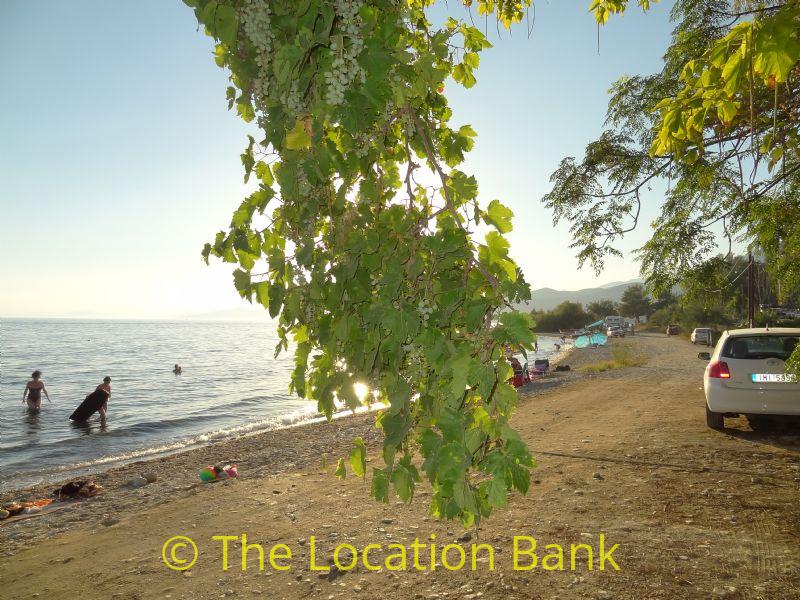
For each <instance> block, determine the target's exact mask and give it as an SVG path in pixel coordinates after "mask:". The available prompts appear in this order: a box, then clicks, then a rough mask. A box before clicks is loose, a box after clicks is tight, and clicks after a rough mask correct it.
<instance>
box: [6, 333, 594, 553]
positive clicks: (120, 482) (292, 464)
mask: <svg viewBox="0 0 800 600" xmlns="http://www.w3.org/2000/svg"><path fill="white" fill-rule="evenodd" d="M574 352H575V348H574V347H573V346H570V347H568V348H562V349H561V351H560V352H559V353H558V354H557V355H555V356H554V357H553V358H551V359H550V364H551V369H552V367H554V366H555V365H557V364H560V363H563V362H564V361H565V360H567V359H568V358H570V357H571V356H572V355H573V353H574ZM584 378H585V377H584V376H582V375H578V374H577V373H576V372H575V371H571V372H564V373H555V372H552V371H551V373H550V374H549V375H548V376H546V377H543V378H541V379H537V380H535V381H533V382H531V383H529V384H527V385H526V386H524V387H521V388H519V390H518V392H519V397H520V403H519V407H518V408H522V407H523V406H525V405H526V404H527V403H528V402H530V400H531V398H533V397H535V396H538V395H540V394H544V393H548V392H549V391H550V390H552V389H553V388H555V387H559V386H561V385H563V384H565V383H568V382H570V381H576V380H579V379H584ZM377 410H379V409H377ZM377 410H371V411H363V412H358V413H356V414H352V413H348V412H344V413H339V414H340V415H341V416H339V417H334V418H333V419H332V420H331V421H330V422H327V421H325V420H324V417H323V418H321V419H315V420H310V421H305V422H301V423H296V424H291V425H288V426H285V427H279V428H275V429H268V430H265V431H257V432H251V433H247V434H243V435H240V436H236V437H233V438H227V439H221V440H214V441H211V442H209V443H207V444H204V445H201V446H198V447H193V448H188V449H182V450H178V451H176V452H172V453H168V454H164V455H159V456H152V457H147V458H145V459H144V460H133V461H131V462H127V463H125V464H120V465H113V466H110V467H108V468H105V469H103V468H100V469H91V468H87V469H86V470H85V472H84V474H82V475H80V476H77V477H71V478H54V479H53V480H52V481H46V482H42V483H37V484H34V485H25V486H21V487H18V488H9V489H6V490H3V491H0V503H3V502H9V501H29V500H33V499H38V498H49V497H51V496H52V493H53V491H54V490H55V489H57V488H58V487H60V486H61V485H62V484H64V483H66V482H68V481H71V480H76V479H91V480H93V481H95V482H96V483H97V484H98V485H100V486H102V488H103V491H102V492H101V493H100V494H99V495H98V496H95V497H93V498H90V499H86V500H82V501H80V502H77V503H70V504H66V505H64V506H65V507H68V510H66V511H62V510H52V511H50V512H46V513H45V514H42V515H36V516H35V517H32V518H30V519H26V520H24V521H22V520H18V521H13V522H8V523H3V522H2V521H0V539H3V538H4V537H8V538H9V540H8V543H5V544H3V549H2V554H0V555H6V556H9V555H11V554H13V552H14V551H15V549H14V548H15V546H16V545H17V544H16V543H15V542H17V540H18V541H19V542H21V543H26V542H28V543H29V542H30V541H31V540H35V539H38V538H40V537H41V536H42V535H43V534H45V535H49V534H50V533H53V532H54V531H59V524H58V522H59V520H61V519H60V517H61V516H63V515H64V513H65V512H68V513H74V519H73V520H75V521H78V522H80V521H87V520H88V521H91V520H93V519H92V517H91V515H92V514H93V513H96V512H97V511H98V510H101V511H103V512H102V513H101V514H102V518H103V520H109V519H110V520H113V519H114V518H116V517H115V516H114V515H117V514H123V513H129V512H130V511H137V512H138V511H143V510H147V509H149V508H150V507H152V506H155V505H158V504H161V503H163V502H168V501H171V500H174V499H176V498H180V497H185V496H190V495H194V494H196V493H198V492H200V491H201V490H203V489H206V488H209V487H217V486H227V485H233V484H236V483H237V481H236V480H230V481H224V482H215V483H203V482H201V481H200V479H199V472H200V470H201V469H203V468H204V467H207V466H210V465H215V464H220V463H223V464H226V463H229V464H237V465H238V470H239V475H240V477H239V479H240V480H249V479H258V478H262V477H265V476H269V475H277V474H285V473H292V472H296V471H298V470H312V471H317V472H321V471H322V470H323V462H324V461H325V458H327V461H326V462H327V467H328V469H330V468H331V467H332V465H333V466H335V463H336V460H337V459H338V458H339V457H340V456H345V457H346V456H347V453H348V452H349V451H350V448H351V446H352V440H353V439H354V438H355V437H358V436H361V437H363V438H364V441H365V443H366V445H367V448H368V450H369V451H374V450H377V449H379V447H380V443H381V440H382V434H381V432H380V431H379V430H378V429H377V428H376V427H375V417H376V413H377ZM147 475H150V476H152V475H155V477H156V478H157V479H156V481H155V482H153V483H150V484H148V485H146V486H143V487H139V488H134V487H131V486H130V485H128V482H129V481H130V480H131V479H133V478H134V477H136V476H147ZM56 506H59V505H56ZM94 519H96V516H95V517H94ZM20 525H21V526H20ZM9 534H10V535H9Z"/></svg>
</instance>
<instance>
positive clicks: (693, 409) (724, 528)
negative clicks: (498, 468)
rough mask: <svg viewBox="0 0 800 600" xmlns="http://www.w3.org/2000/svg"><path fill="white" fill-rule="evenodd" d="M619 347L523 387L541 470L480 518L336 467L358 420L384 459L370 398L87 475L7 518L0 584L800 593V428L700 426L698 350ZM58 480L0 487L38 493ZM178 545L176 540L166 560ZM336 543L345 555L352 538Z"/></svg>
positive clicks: (374, 593)
mask: <svg viewBox="0 0 800 600" xmlns="http://www.w3.org/2000/svg"><path fill="white" fill-rule="evenodd" d="M613 344H625V345H628V346H630V347H631V349H632V351H634V352H635V353H637V354H638V355H640V356H643V357H646V359H647V360H646V362H645V364H643V365H641V366H636V367H629V368H625V369H617V370H611V371H605V372H602V373H596V374H595V373H592V374H590V373H588V372H586V371H581V370H575V367H579V366H581V365H586V364H590V363H593V362H597V361H600V360H605V359H607V358H609V357H610V356H611V349H610V348H604V349H597V350H591V349H587V350H582V351H574V352H573V353H572V354H570V355H568V356H567V357H566V358H565V359H564V361H565V362H566V363H568V364H570V365H571V366H572V367H573V369H574V370H573V371H570V372H569V373H565V374H554V375H553V377H551V378H548V379H545V380H543V381H541V382H538V383H536V384H534V385H532V386H529V388H528V389H526V390H525V391H524V392H523V396H522V400H521V403H520V406H519V409H518V411H517V414H516V415H515V418H514V425H515V427H516V428H517V430H518V431H519V432H520V434H521V435H522V436H523V438H524V439H525V441H526V442H527V443H528V445H529V447H530V448H531V451H532V454H533V455H534V457H535V458H536V460H537V463H538V466H537V468H536V469H535V470H534V472H533V474H532V478H533V483H532V485H531V489H530V491H529V492H528V494H527V495H526V496H522V495H519V494H515V495H513V496H511V497H510V498H509V502H508V506H507V508H506V509H504V510H499V511H497V512H496V513H495V514H494V515H493V516H492V517H491V518H490V519H489V520H488V521H487V522H485V523H482V524H481V526H480V529H479V530H475V529H474V528H473V529H471V530H465V529H464V528H463V527H462V526H461V524H460V523H458V522H449V523H448V522H439V521H436V520H434V519H432V518H431V517H429V516H427V512H426V509H427V500H428V495H429V493H428V489H427V488H426V486H422V487H421V489H420V492H419V493H418V495H417V497H416V498H415V499H414V501H413V503H412V504H411V505H410V506H406V505H403V504H402V503H400V502H399V501H396V500H395V499H391V500H390V503H389V504H388V505H383V504H379V503H376V502H374V501H373V500H371V499H370V498H369V494H368V489H367V487H366V484H365V481H364V480H362V479H359V478H355V477H352V476H348V477H347V478H346V479H345V480H343V481H340V480H339V479H336V478H335V477H333V475H332V471H333V466H334V464H335V461H336V459H338V457H340V456H344V455H345V454H346V452H348V451H349V448H350V444H351V440H352V438H353V437H354V436H357V435H360V436H362V437H364V438H365V440H366V441H367V444H368V447H369V449H370V456H371V460H372V461H375V464H379V463H378V461H380V458H379V455H378V453H377V449H378V448H379V443H380V435H379V432H377V431H376V430H375V429H374V426H373V421H374V415H370V414H366V415H357V416H354V417H348V418H344V419H338V420H336V421H334V422H333V423H330V424H311V425H304V426H299V427H295V428H291V429H283V430H276V431H270V432H266V433H262V434H258V435H254V436H249V437H243V438H239V439H234V440H229V441H226V442H221V443H217V444H214V445H211V446H208V447H205V448H201V449H197V450H192V451H189V452H184V453H182V454H177V455H174V456H169V457H165V458H161V459H158V460H153V461H148V462H143V463H135V464H131V465H127V466H125V467H122V468H119V469H114V470H111V471H108V472H105V473H99V474H97V476H96V477H95V480H96V481H97V483H99V484H100V485H102V486H104V490H103V493H102V494H101V495H99V496H97V497H95V498H92V499H88V500H84V501H81V502H79V503H74V504H69V505H66V506H64V507H63V508H61V509H59V510H56V511H54V512H52V513H49V514H46V515H43V516H39V517H36V518H32V519H29V520H24V521H18V522H14V523H6V524H3V525H0V553H1V554H0V581H2V589H1V590H0V597H3V598H6V597H7V598H36V597H42V598H43V597H81V598H194V599H199V598H220V597H241V598H250V597H254V596H255V597H258V596H261V595H263V596H264V597H270V598H352V597H362V598H379V597H384V596H385V595H386V594H387V593H390V594H392V595H393V597H395V598H398V599H406V598H409V599H411V598H448V597H449V598H600V599H603V598H605V599H611V598H631V599H638V598H709V597H728V598H763V599H773V598H786V599H789V598H797V597H800V557H798V555H797V548H798V547H800V533H799V532H800V491H799V490H800V437H799V436H798V435H797V433H798V432H797V431H796V430H789V431H776V432H766V433H764V432H759V433H755V432H752V431H750V429H749V427H748V426H747V424H746V422H745V421H744V420H737V421H734V420H729V422H728V426H729V427H732V429H729V430H728V431H727V432H726V433H719V432H714V431H711V430H709V429H707V428H706V426H705V421H704V417H703V399H702V398H703V397H702V390H701V389H700V386H701V379H700V376H701V375H702V370H703V367H704V366H705V363H703V362H702V361H699V360H698V359H697V358H696V354H697V349H696V348H694V347H693V346H692V345H691V344H689V343H688V342H686V341H685V340H681V339H676V338H667V337H665V336H661V335H654V334H651V335H640V336H636V337H633V338H626V339H624V340H614V341H613ZM323 454H326V455H327V456H328V461H327V468H323V461H322V459H321V456H322V455H323ZM219 462H235V463H238V465H239V471H240V473H241V477H240V478H239V479H236V480H231V481H227V482H221V483H214V484H205V483H201V482H200V481H199V479H198V471H199V469H200V468H202V467H203V466H205V465H208V464H215V463H219ZM136 474H153V475H155V476H156V477H157V481H156V482H155V483H151V484H149V485H147V486H144V487H141V488H138V489H131V488H130V487H128V486H126V482H127V481H128V480H129V479H130V478H131V477H133V476H134V475H136ZM53 487H54V486H53V485H47V486H40V487H38V488H31V489H27V490H23V491H20V492H14V493H12V494H5V495H4V497H3V498H2V500H3V501H5V500H8V499H11V498H14V499H28V498H33V497H39V496H45V495H49V494H50V492H51V491H52V489H53ZM243 533H244V534H246V543H247V544H250V545H252V544H254V543H258V544H261V545H262V546H263V548H264V550H265V566H264V570H263V571H262V570H260V569H259V566H260V565H259V552H258V549H254V548H250V550H249V551H248V552H247V553H246V556H247V560H248V562H247V565H246V570H244V571H243V570H242V562H241V555H242V541H243V540H242V534H243ZM601 534H602V535H603V536H604V540H605V545H606V550H608V548H609V547H611V546H613V545H615V544H616V545H617V548H616V549H615V550H614V551H613V555H612V558H613V559H614V561H615V563H616V564H618V566H619V570H616V569H615V568H614V567H613V565H611V564H610V562H606V564H605V565H604V566H605V569H604V570H602V571H601V570H600V567H601V566H602V565H601V560H600V559H601V555H600V552H599V543H600V536H601ZM178 535H180V536H187V537H190V538H192V540H193V541H194V542H195V544H196V546H197V548H198V556H197V560H196V562H195V563H194V565H193V566H192V567H191V568H190V569H188V570H185V571H175V570H172V569H170V568H168V567H167V566H166V565H165V563H164V559H165V558H166V559H167V561H168V562H169V560H170V559H171V558H172V557H173V556H172V555H171V554H170V550H167V552H166V554H165V555H164V556H163V557H162V547H163V546H164V544H165V542H166V541H167V540H168V539H170V538H172V537H173V536H178ZM214 536H233V537H231V538H229V539H228V541H227V542H225V541H224V540H221V539H218V540H214V539H213V537H214ZM432 536H434V537H432ZM234 537H235V539H234ZM531 537H532V538H535V539H536V540H537V543H538V546H537V548H538V550H536V551H535V552H536V553H537V556H538V561H539V564H538V565H537V566H536V567H535V568H531V569H530V570H514V544H515V538H516V539H517V544H518V550H525V549H529V547H530V546H529V544H528V541H529V539H530V538H531ZM415 538H416V539H417V540H418V542H419V543H421V544H426V549H425V551H424V552H421V554H420V557H421V558H420V559H419V563H420V564H419V566H421V567H425V568H424V570H423V569H418V568H416V567H415V564H416V563H415V562H414V561H413V560H412V558H411V556H412V555H411V554H410V552H411V550H410V548H411V547H412V544H413V543H414V540H415ZM312 542H313V544H314V545H313V549H312ZM392 543H395V544H400V545H402V546H405V547H408V548H409V555H408V556H409V558H408V563H407V565H406V568H405V569H401V570H397V571H391V570H389V569H388V568H387V567H386V566H385V563H384V560H385V559H386V557H387V556H388V555H389V554H390V547H389V545H390V544H392ZM226 544H227V551H228V552H227V554H228V563H229V564H228V567H229V568H228V569H227V570H223V566H224V561H223V553H222V550H223V546H224V545H226ZM280 544H283V545H285V546H286V548H287V549H288V551H289V552H290V553H291V557H288V556H286V549H284V548H283V547H282V546H280V547H279V546H276V545H280ZM340 544H349V545H351V546H352V547H354V548H355V549H356V550H357V551H358V552H359V559H358V562H357V565H356V566H355V567H354V568H353V569H352V570H340V569H338V568H336V567H335V565H334V567H333V568H332V569H330V570H324V569H325V568H327V567H329V566H330V565H331V564H332V562H331V559H332V553H333V552H334V548H335V547H336V546H338V545H340ZM432 544H437V545H438V546H437V547H438V548H439V549H441V548H442V547H443V546H444V545H446V544H455V545H458V546H461V547H462V548H464V550H465V553H466V560H465V565H464V567H463V568H460V569H456V570H448V569H447V568H446V567H445V566H444V565H443V564H442V556H441V555H440V554H439V553H438V552H437V554H436V556H435V560H434V561H433V562H431V561H430V560H429V550H430V548H429V546H430V545H432ZM473 544H486V545H489V546H491V547H492V548H493V556H492V557H489V552H488V551H487V550H484V551H483V553H480V552H479V553H478V554H477V555H476V556H475V557H474V558H475V562H474V563H472V562H471V558H472V557H471V556H470V554H471V553H472V551H473V548H472V545H473ZM546 544H559V545H562V546H563V547H565V548H567V549H568V550H569V549H570V545H571V544H576V545H577V544H585V545H589V546H591V547H592V548H593V556H592V559H591V561H589V559H588V558H587V552H586V551H583V552H578V553H577V555H576V561H575V568H574V570H573V569H572V568H571V564H570V557H569V555H568V554H566V555H565V557H564V561H563V570H562V569H555V570H545V569H544V568H543V567H544V564H545V561H542V559H543V557H544V556H545V555H546V554H547V553H548V551H547V550H545V545H546ZM369 545H377V546H376V547H374V548H373V549H372V550H371V554H370V560H371V563H369V564H373V563H374V564H376V565H378V566H379V567H380V570H379V571H372V570H370V569H369V568H368V566H367V565H366V564H365V563H364V562H363V560H362V559H363V550H364V549H365V548H366V547H367V546H369ZM271 547H276V548H277V549H276V550H274V553H273V558H274V564H272V563H270V548H271ZM190 550H191V549H190V548H188V549H187V547H184V548H178V549H177V550H176V551H175V556H174V557H176V558H178V559H181V558H182V555H181V553H182V552H185V551H190ZM312 550H313V551H312ZM312 554H313V559H314V560H313V562H312V560H311V559H312ZM458 554H459V551H458V550H457V549H455V548H454V549H452V551H451V552H450V554H449V555H448V556H446V557H445V562H448V561H449V562H450V564H451V565H452V563H453V562H457V559H458ZM281 557H282V558H281ZM340 558H341V559H342V560H343V561H344V562H345V563H349V560H350V555H349V554H348V552H347V551H345V552H344V553H343V554H342V555H341V556H340ZM517 558H518V562H519V564H518V566H524V565H525V564H528V565H529V563H530V554H527V555H525V554H524V553H523V552H518V553H517ZM491 563H493V565H492V564H491ZM523 563H524V564H523ZM173 564H177V563H173ZM547 564H548V565H549V566H554V565H555V566H558V561H557V560H555V559H550V560H549V562H548V563H547ZM433 565H435V569H431V566H433ZM590 565H591V567H592V568H591V569H590V568H589V567H590ZM490 566H493V567H494V569H493V570H491V569H490ZM284 567H288V569H285V570H283V569H284ZM473 567H474V570H473ZM315 569H320V570H315Z"/></svg>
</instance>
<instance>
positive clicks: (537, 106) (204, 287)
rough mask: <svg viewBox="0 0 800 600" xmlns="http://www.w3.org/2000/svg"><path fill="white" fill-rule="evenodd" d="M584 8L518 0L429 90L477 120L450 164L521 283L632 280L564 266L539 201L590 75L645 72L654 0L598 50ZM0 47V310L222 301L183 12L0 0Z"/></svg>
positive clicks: (228, 208) (199, 48)
mask: <svg viewBox="0 0 800 600" xmlns="http://www.w3.org/2000/svg"><path fill="white" fill-rule="evenodd" d="M587 6H588V0H551V1H550V2H549V3H544V2H540V3H537V10H536V24H535V29H534V32H533V35H532V36H531V37H530V38H528V37H527V35H526V32H525V30H524V28H518V29H516V30H514V31H513V32H512V34H511V35H509V34H508V33H503V35H502V38H501V39H494V40H493V41H494V42H495V47H494V48H493V49H490V50H487V51H485V52H484V54H483V57H482V63H481V68H480V70H479V72H478V84H477V85H476V86H475V87H474V88H472V89H471V90H468V91H465V90H463V89H461V88H460V87H459V86H457V85H456V84H450V85H448V86H447V93H448V95H449V97H450V99H451V102H452V105H453V108H454V111H455V117H454V121H455V122H456V123H457V124H460V123H470V124H472V125H473V127H474V128H475V129H476V130H477V132H478V139H477V145H476V149H475V150H474V152H473V153H472V155H471V158H470V159H469V162H468V164H467V165H466V170H469V171H471V172H473V173H475V175H476V176H477V178H478V181H479V185H480V192H481V197H482V199H483V200H484V201H485V202H488V201H489V200H491V199H492V198H499V199H501V200H502V201H503V202H505V203H506V204H507V205H508V206H510V207H511V208H512V209H513V210H514V212H515V214H516V219H515V231H514V232H513V233H512V234H511V242H512V253H513V255H514V257H515V258H516V259H517V261H518V262H519V263H520V264H521V266H522V267H523V269H524V271H525V274H526V277H527V279H528V281H530V282H531V283H532V285H533V286H534V287H544V286H547V287H555V288H560V289H577V288H581V287H590V286H593V285H596V284H598V283H606V282H608V281H612V280H621V279H629V278H632V277H635V276H636V275H637V274H638V267H637V265H636V264H635V263H633V262H632V261H630V260H624V261H614V262H612V263H610V264H609V266H608V268H607V270H606V272H604V273H603V274H602V275H601V277H600V278H595V276H594V274H593V273H592V272H591V270H590V269H588V268H586V269H583V270H581V271H579V270H578V269H577V263H576V261H575V260H574V258H573V256H572V255H573V252H572V251H571V250H569V248H567V246H568V244H569V235H568V232H567V228H566V227H565V226H559V227H557V228H554V227H553V226H552V220H551V215H550V214H549V212H548V211H547V210H546V209H544V208H543V207H542V206H541V203H540V198H541V196H542V195H543V194H544V193H546V192H547V191H548V190H549V182H548V178H549V176H550V174H551V173H552V171H553V170H554V169H555V168H556V166H557V164H558V162H559V161H560V160H561V158H563V157H564V156H566V155H578V156H580V155H581V154H582V152H583V148H584V146H585V144H586V143H587V142H589V141H591V140H592V139H594V137H595V136H596V135H597V134H598V133H599V132H600V130H601V128H602V123H603V119H604V114H605V107H606V101H607V90H608V88H609V87H610V84H611V83H612V82H613V81H614V80H616V79H617V78H618V77H620V76H621V75H624V74H636V73H649V72H652V71H655V70H657V69H658V68H659V64H660V56H661V53H662V52H663V50H664V48H665V47H666V44H667V42H668V36H669V31H670V29H671V26H670V24H669V23H668V20H667V13H668V10H669V8H670V7H671V3H670V2H665V3H663V4H661V5H656V7H655V8H654V10H653V11H652V12H651V13H649V14H648V15H643V14H641V13H640V12H639V11H638V10H631V12H630V14H627V15H625V16H623V17H621V18H616V19H612V22H611V23H610V24H609V25H607V26H606V27H604V28H603V29H602V30H601V32H600V35H601V39H600V46H601V51H600V54H599V55H598V53H597V29H596V25H595V23H594V20H593V17H592V16H591V15H590V14H589V13H588V12H587ZM450 7H451V8H450V10H452V11H454V12H458V13H460V12H461V11H462V10H463V8H462V7H461V6H460V4H459V3H457V2H450ZM493 37H496V35H495V36H493ZM0 40H2V41H0V48H1V50H2V51H0V73H2V77H3V83H2V93H1V94H0V210H1V211H2V213H1V214H2V218H1V219H0V256H2V261H0V282H1V283H0V315H6V316H15V315H18V316H23V315H70V314H78V313H80V314H83V313H95V314H97V315H106V316H130V317H158V316H174V315H182V314H186V313H198V312H204V311H212V310H220V309H227V308H233V307H237V306H240V305H241V303H242V301H241V300H240V299H239V297H238V295H237V294H236V292H235V291H234V289H233V287H232V285H231V283H230V282H231V279H230V269H229V268H227V267H225V266H223V265H216V266H212V267H211V268H209V267H206V266H205V265H204V264H202V262H201V260H200V254H199V252H200V249H201V248H202V245H203V244H204V243H205V242H206V241H208V240H209V239H211V238H212V237H213V234H214V233H215V232H216V231H217V230H218V229H220V228H223V227H224V226H225V225H227V223H228V222H229V220H230V214H231V212H232V210H233V209H234V208H235V207H236V206H237V205H238V202H239V201H240V199H241V197H242V196H243V194H244V193H245V192H246V188H245V186H244V184H243V182H242V170H241V163H240V161H239V153H240V152H241V150H242V148H243V147H244V145H245V142H246V138H245V136H246V133H247V131H248V129H247V126H246V125H245V124H244V123H242V122H241V121H240V120H239V119H238V118H237V117H236V115H235V114H234V113H231V112H228V111H227V105H226V102H225V87H226V85H227V77H226V74H225V73H224V72H223V71H222V70H221V69H219V68H218V67H217V66H216V64H215V63H214V61H213V59H212V56H211V50H212V43H211V40H210V39H208V38H206V37H205V35H203V34H202V33H200V32H198V31H197V24H196V21H195V19H194V15H193V13H192V11H191V10H190V9H189V8H187V7H186V6H185V5H183V3H182V2H180V1H179V0H137V1H136V2H117V1H113V0H81V1H80V2H63V1H59V0H51V1H44V0H3V1H2V2H0ZM652 200H654V201H657V200H658V198H657V197H654V198H652ZM652 214H653V213H652V212H648V214H646V215H645V217H648V215H652ZM648 220H649V219H648V218H645V220H644V222H645V223H647V221H648ZM643 233H644V232H643ZM642 239H643V235H642V234H638V235H636V236H633V237H632V238H631V239H630V241H629V242H627V243H626V244H625V245H624V247H625V248H628V249H630V248H634V247H636V246H637V245H639V244H640V243H641V241H642Z"/></svg>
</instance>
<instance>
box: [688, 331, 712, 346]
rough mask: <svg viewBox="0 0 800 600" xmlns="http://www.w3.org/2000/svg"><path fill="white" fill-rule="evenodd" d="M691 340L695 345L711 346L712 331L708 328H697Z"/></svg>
mask: <svg viewBox="0 0 800 600" xmlns="http://www.w3.org/2000/svg"><path fill="white" fill-rule="evenodd" d="M691 339H692V343H693V344H705V345H706V346H710V345H711V330H710V329H709V328H707V327H696V328H695V329H694V331H692V337H691Z"/></svg>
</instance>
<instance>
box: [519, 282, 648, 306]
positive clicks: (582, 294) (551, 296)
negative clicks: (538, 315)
mask: <svg viewBox="0 0 800 600" xmlns="http://www.w3.org/2000/svg"><path fill="white" fill-rule="evenodd" d="M641 283H642V280H641V279H631V280H630V281H623V282H620V281H615V282H612V283H607V284H605V285H601V286H598V287H593V288H585V289H582V290H554V289H552V288H541V289H538V290H533V292H532V293H531V296H532V297H533V298H532V300H531V301H530V302H522V303H520V304H517V305H516V306H515V307H514V308H516V309H518V310H525V311H530V310H533V309H536V310H552V309H554V308H555V307H556V306H558V305H559V304H561V303H562V302H565V301H567V300H568V301H570V302H579V303H581V304H583V306H584V307H585V306H586V305H587V304H589V302H595V301H596V300H611V301H612V302H619V301H620V300H622V294H623V293H625V290H626V289H628V288H629V287H630V286H632V285H636V284H641Z"/></svg>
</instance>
